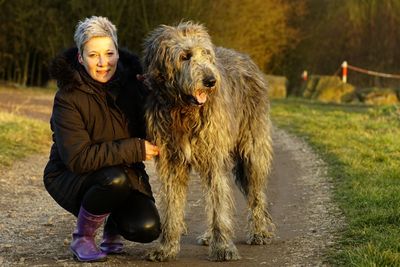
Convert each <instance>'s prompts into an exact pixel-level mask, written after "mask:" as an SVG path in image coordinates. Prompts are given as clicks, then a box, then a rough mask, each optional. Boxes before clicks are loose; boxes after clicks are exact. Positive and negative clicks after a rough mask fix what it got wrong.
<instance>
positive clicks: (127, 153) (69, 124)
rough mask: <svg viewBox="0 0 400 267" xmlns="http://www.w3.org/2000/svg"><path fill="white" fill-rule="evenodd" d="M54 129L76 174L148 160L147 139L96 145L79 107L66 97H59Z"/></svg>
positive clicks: (122, 140) (129, 139) (62, 150)
mask: <svg viewBox="0 0 400 267" xmlns="http://www.w3.org/2000/svg"><path fill="white" fill-rule="evenodd" d="M51 126H52V130H53V132H54V138H55V140H54V142H56V145H57V148H58V153H59V155H60V157H61V159H62V161H63V162H64V164H65V165H66V166H67V168H68V169H69V170H71V171H72V172H75V173H85V172H89V171H95V170H97V169H100V168H102V167H108V166H114V165H120V164H130V163H135V162H141V161H144V160H145V158H146V154H145V145H144V140H142V139H139V138H127V139H121V140H113V141H107V142H102V143H92V141H91V139H90V136H89V133H88V131H87V130H86V127H85V123H84V121H83V119H82V116H81V114H80V112H79V110H78V108H77V107H76V106H75V105H74V104H73V101H68V98H66V97H60V96H59V95H56V97H55V99H54V107H53V114H52V119H51Z"/></svg>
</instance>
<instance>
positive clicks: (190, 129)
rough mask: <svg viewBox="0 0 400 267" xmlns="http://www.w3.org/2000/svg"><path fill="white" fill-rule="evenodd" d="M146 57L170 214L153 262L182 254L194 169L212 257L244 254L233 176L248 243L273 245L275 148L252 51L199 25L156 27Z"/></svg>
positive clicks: (152, 122)
mask: <svg viewBox="0 0 400 267" xmlns="http://www.w3.org/2000/svg"><path fill="white" fill-rule="evenodd" d="M143 61H144V62H143V63H144V67H145V73H146V75H145V76H146V81H145V82H146V83H147V85H148V86H149V88H150V92H151V93H150V97H149V101H148V103H147V110H146V119H147V126H148V134H149V137H150V139H151V140H152V141H154V142H155V144H156V145H157V146H159V148H160V155H159V158H158V159H157V161H156V166H157V167H156V168H157V171H158V174H159V176H160V178H161V180H162V186H161V192H160V196H161V208H162V209H161V210H162V215H163V216H162V217H163V221H162V235H161V239H160V243H161V244H160V246H159V247H158V248H157V249H156V250H155V251H152V252H151V253H150V254H149V255H148V259H150V260H153V261H165V260H169V259H173V258H175V257H176V255H177V253H178V252H179V249H180V244H179V243H180V237H181V234H182V233H183V232H184V231H185V230H186V228H185V223H184V208H185V203H186V194H187V186H188V179H189V173H190V171H191V169H194V170H195V171H196V172H197V173H198V174H199V175H200V177H201V181H202V184H203V185H204V192H205V197H206V209H207V215H208V229H207V230H206V232H205V234H204V235H202V236H201V237H199V242H200V243H201V244H204V245H209V246H210V252H209V257H210V259H211V260H215V261H225V260H237V259H239V258H240V256H239V253H238V251H237V249H236V247H235V245H234V243H233V241H232V238H233V222H232V213H233V206H234V205H233V199H232V192H231V188H230V186H229V184H230V181H229V180H230V179H232V180H233V179H234V178H233V177H235V180H236V184H237V185H238V186H239V188H240V189H241V191H242V192H243V194H244V195H245V197H246V199H247V203H248V211H249V216H248V243H249V244H256V245H262V244H266V243H267V241H268V238H270V237H271V235H272V230H273V224H272V222H271V219H270V216H269V214H268V212H267V210H266V199H265V194H264V190H265V189H266V180H267V176H268V173H269V169H270V165H271V156H272V148H271V137H270V120H269V102H268V96H267V85H266V83H265V81H264V78H263V74H262V73H261V72H260V70H259V69H258V68H257V66H256V65H255V64H254V63H253V62H252V61H251V60H250V58H249V57H248V56H246V55H243V54H240V53H237V52H235V51H233V50H229V49H224V48H220V47H215V46H214V45H213V44H212V42H211V40H210V36H209V35H208V33H207V31H206V29H205V28H204V27H203V26H202V25H199V24H194V23H192V22H182V23H180V24H179V25H178V26H176V27H171V26H165V25H162V26H160V27H158V28H156V29H155V30H154V31H153V32H151V33H150V34H149V36H148V37H147V39H146V41H145V44H144V59H143Z"/></svg>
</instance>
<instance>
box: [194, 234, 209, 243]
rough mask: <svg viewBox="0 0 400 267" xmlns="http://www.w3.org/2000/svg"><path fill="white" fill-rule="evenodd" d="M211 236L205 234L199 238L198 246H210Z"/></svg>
mask: <svg viewBox="0 0 400 267" xmlns="http://www.w3.org/2000/svg"><path fill="white" fill-rule="evenodd" d="M210 238H211V237H210V235H209V234H207V233H205V234H202V235H201V236H198V237H197V244H199V245H201V246H209V245H210Z"/></svg>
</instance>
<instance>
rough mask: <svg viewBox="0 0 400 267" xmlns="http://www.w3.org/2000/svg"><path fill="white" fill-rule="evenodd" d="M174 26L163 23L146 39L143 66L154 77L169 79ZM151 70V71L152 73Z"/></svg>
mask: <svg viewBox="0 0 400 267" xmlns="http://www.w3.org/2000/svg"><path fill="white" fill-rule="evenodd" d="M172 30H173V28H172V27H170V26H166V25H161V26H159V27H158V28H156V29H155V30H153V31H152V32H150V33H149V35H148V36H147V38H146V39H145V41H144V44H143V46H144V50H143V67H144V72H145V73H149V74H150V75H151V76H152V78H156V77H157V78H158V79H164V80H165V79H168V78H167V77H166V76H168V75H169V73H170V71H171V70H169V69H168V65H169V58H167V57H168V55H169V53H168V50H169V46H170V44H169V42H170V40H171V36H170V35H171V31H172ZM150 72H151V73H150Z"/></svg>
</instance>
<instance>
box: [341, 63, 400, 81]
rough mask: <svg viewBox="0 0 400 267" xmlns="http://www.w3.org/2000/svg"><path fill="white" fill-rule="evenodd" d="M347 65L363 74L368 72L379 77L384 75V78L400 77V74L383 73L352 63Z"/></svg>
mask: <svg viewBox="0 0 400 267" xmlns="http://www.w3.org/2000/svg"><path fill="white" fill-rule="evenodd" d="M347 67H348V68H349V69H351V70H354V71H358V72H361V73H365V74H368V75H373V76H379V77H384V78H393V79H400V75H397V74H388V73H383V72H377V71H372V70H366V69H363V68H359V67H355V66H352V65H347Z"/></svg>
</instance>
